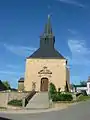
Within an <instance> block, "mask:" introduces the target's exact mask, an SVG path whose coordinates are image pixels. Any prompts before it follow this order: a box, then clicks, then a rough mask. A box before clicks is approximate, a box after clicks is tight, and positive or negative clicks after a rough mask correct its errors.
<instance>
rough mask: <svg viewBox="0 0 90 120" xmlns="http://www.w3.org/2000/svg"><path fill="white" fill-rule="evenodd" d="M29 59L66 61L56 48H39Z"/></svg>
mask: <svg viewBox="0 0 90 120" xmlns="http://www.w3.org/2000/svg"><path fill="white" fill-rule="evenodd" d="M28 58H51V59H52V58H55V59H56V58H57V59H65V58H64V57H63V56H62V55H61V54H60V53H59V52H58V51H57V50H56V49H55V48H53V49H50V48H47V49H45V48H43V49H41V48H39V49H38V50H36V51H35V52H34V53H33V54H32V55H31V56H29V57H28Z"/></svg>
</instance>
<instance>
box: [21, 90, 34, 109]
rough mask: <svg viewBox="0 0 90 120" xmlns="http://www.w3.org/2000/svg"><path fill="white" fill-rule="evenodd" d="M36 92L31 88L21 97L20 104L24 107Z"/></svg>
mask: <svg viewBox="0 0 90 120" xmlns="http://www.w3.org/2000/svg"><path fill="white" fill-rule="evenodd" d="M35 94H36V91H35V90H33V91H31V92H30V93H29V94H28V95H27V96H26V97H25V98H23V100H22V106H23V107H25V106H26V105H27V104H28V102H29V101H30V99H31V98H32V97H33V96H34V95H35Z"/></svg>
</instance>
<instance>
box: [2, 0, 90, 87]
mask: <svg viewBox="0 0 90 120" xmlns="http://www.w3.org/2000/svg"><path fill="white" fill-rule="evenodd" d="M49 13H50V14H52V18H51V21H52V27H53V32H54V35H55V37H56V44H55V47H56V48H57V49H58V50H59V52H60V53H61V54H62V55H64V56H65V57H66V58H67V59H68V61H69V63H68V64H69V67H70V75H71V82H73V83H79V82H80V81H81V80H87V79H88V76H89V75H90V1H89V0H0V79H1V80H8V81H9V82H10V84H11V85H12V87H17V81H18V79H19V78H20V77H21V76H24V71H25V60H26V57H27V56H29V55H31V54H32V53H33V52H34V51H35V50H36V49H37V48H38V47H39V40H40V39H39V36H40V35H41V34H42V33H43V31H44V25H45V23H46V21H47V15H48V14H49Z"/></svg>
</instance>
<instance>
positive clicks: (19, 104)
mask: <svg viewBox="0 0 90 120" xmlns="http://www.w3.org/2000/svg"><path fill="white" fill-rule="evenodd" d="M8 105H12V106H22V100H11V101H9V102H8Z"/></svg>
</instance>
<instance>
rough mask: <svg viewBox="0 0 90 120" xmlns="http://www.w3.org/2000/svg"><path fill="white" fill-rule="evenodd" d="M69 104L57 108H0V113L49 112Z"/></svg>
mask: <svg viewBox="0 0 90 120" xmlns="http://www.w3.org/2000/svg"><path fill="white" fill-rule="evenodd" d="M76 104H77V103H74V104H71V105H69V106H72V105H76ZM69 106H64V107H61V108H60V107H57V108H49V109H16V110H15V109H6V110H0V113H5V114H7V113H8V114H9V113H10V114H28V113H30V114H32V113H42V112H51V111H58V110H62V109H66V108H68V107H69Z"/></svg>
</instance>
